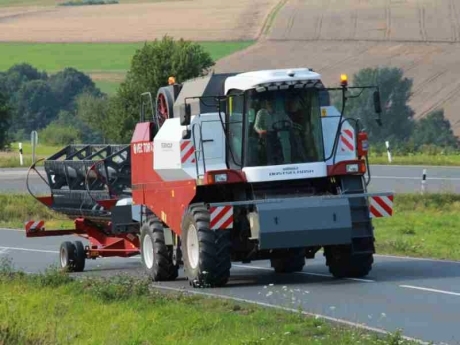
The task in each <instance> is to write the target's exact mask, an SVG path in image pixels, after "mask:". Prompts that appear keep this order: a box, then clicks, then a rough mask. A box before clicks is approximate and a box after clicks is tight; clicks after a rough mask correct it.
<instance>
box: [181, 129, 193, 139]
mask: <svg viewBox="0 0 460 345" xmlns="http://www.w3.org/2000/svg"><path fill="white" fill-rule="evenodd" d="M191 137H192V131H191V130H190V129H185V130H183V131H182V139H190V138H191Z"/></svg>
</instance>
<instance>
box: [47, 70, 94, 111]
mask: <svg viewBox="0 0 460 345" xmlns="http://www.w3.org/2000/svg"><path fill="white" fill-rule="evenodd" d="M48 84H49V86H50V87H51V90H52V91H53V93H54V94H55V96H56V100H57V101H58V103H59V107H60V109H61V110H74V109H75V98H76V97H77V96H78V95H80V94H82V93H83V92H87V93H90V94H92V95H94V96H97V97H101V96H102V93H101V91H100V90H99V89H98V88H97V87H96V85H95V84H94V82H93V81H92V79H91V78H90V77H89V76H88V75H86V74H84V73H82V72H80V71H77V70H76V69H75V68H70V67H68V68H65V69H64V70H62V71H59V72H58V73H56V74H54V75H52V76H51V77H50V78H49V80H48Z"/></svg>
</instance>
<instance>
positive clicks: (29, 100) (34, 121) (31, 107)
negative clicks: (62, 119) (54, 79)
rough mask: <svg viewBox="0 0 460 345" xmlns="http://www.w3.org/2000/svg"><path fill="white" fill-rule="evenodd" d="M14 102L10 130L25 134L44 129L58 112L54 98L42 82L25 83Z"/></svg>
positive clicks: (49, 89) (46, 85) (45, 83)
mask: <svg viewBox="0 0 460 345" xmlns="http://www.w3.org/2000/svg"><path fill="white" fill-rule="evenodd" d="M16 102H17V103H16V105H17V110H16V112H15V117H14V122H13V126H12V129H14V130H16V129H24V130H25V132H26V133H28V132H30V131H33V130H39V129H42V128H44V127H46V126H47V125H48V124H49V123H50V122H51V121H53V120H54V119H55V118H56V117H57V114H58V112H59V107H58V105H57V102H56V97H55V95H54V93H53V91H52V90H51V88H50V87H49V85H48V83H47V82H46V81H44V80H32V81H28V82H26V83H25V84H24V85H23V86H22V87H21V89H20V90H19V91H18V92H17V94H16Z"/></svg>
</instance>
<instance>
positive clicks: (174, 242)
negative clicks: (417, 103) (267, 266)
mask: <svg viewBox="0 0 460 345" xmlns="http://www.w3.org/2000/svg"><path fill="white" fill-rule="evenodd" d="M354 89H360V90H361V92H362V91H363V90H364V89H374V90H375V91H374V94H373V96H374V106H375V111H376V113H377V114H380V112H381V108H380V94H379V91H378V87H375V86H364V87H349V86H348V85H347V77H346V75H342V81H341V85H340V86H339V87H337V88H326V87H325V86H324V85H323V84H322V82H321V76H320V75H319V74H318V73H315V72H313V71H312V70H311V69H307V68H299V69H281V70H263V71H255V72H247V73H240V74H236V73H235V74H213V73H211V74H209V75H207V76H205V77H200V78H196V79H193V80H188V81H186V82H184V83H182V84H171V85H169V86H165V87H162V88H160V89H159V90H158V92H157V96H156V99H155V102H154V101H153V97H152V96H151V94H150V93H145V94H143V95H142V96H143V97H144V96H148V97H147V99H148V101H147V102H145V101H143V102H142V107H141V109H142V110H141V118H140V121H139V123H137V125H136V127H135V130H134V133H133V136H132V140H131V144H129V145H70V146H67V147H65V148H64V149H62V150H61V151H59V152H57V153H56V154H55V155H53V156H51V157H49V158H48V159H46V160H45V161H44V169H45V172H46V175H47V179H46V181H47V184H48V185H49V187H50V191H51V194H50V196H45V197H37V200H38V201H40V202H42V203H43V204H45V205H46V206H48V207H50V208H51V209H53V210H55V211H57V212H60V213H63V214H65V215H67V216H68V217H70V218H71V219H74V220H75V228H74V229H71V230H45V228H44V224H43V222H35V221H30V222H28V223H27V224H26V234H27V237H41V236H59V235H69V234H76V235H79V236H82V237H83V238H86V239H88V241H89V245H87V246H84V245H83V244H82V242H80V241H77V242H64V243H62V245H61V249H60V258H61V265H62V267H63V268H65V269H67V270H69V271H74V272H75V271H77V272H78V271H83V270H84V267H85V261H86V259H96V258H98V257H108V256H119V257H129V256H134V255H138V254H140V255H141V258H142V264H143V266H144V268H145V270H146V272H147V274H149V275H150V277H151V278H152V279H153V280H154V281H168V280H174V279H176V278H177V277H178V270H179V267H181V266H183V267H184V268H185V272H186V276H187V278H188V280H189V282H190V283H191V284H192V285H193V286H209V287H212V286H223V285H225V284H226V283H227V281H228V279H229V277H230V268H231V265H232V262H243V263H248V262H250V261H253V260H266V259H268V260H270V261H271V265H272V267H273V268H274V270H275V271H276V272H296V271H301V270H302V269H303V267H304V265H305V259H306V258H314V256H315V254H316V253H317V252H318V250H319V249H321V248H324V255H325V257H326V265H327V266H328V267H329V270H330V272H331V274H332V275H333V276H335V277H362V276H365V275H367V274H368V272H369V271H370V270H371V268H372V264H373V254H374V253H375V248H374V234H373V231H374V228H373V226H372V218H373V217H383V216H391V215H392V205H393V194H392V193H391V192H382V193H368V192H367V185H368V183H369V181H370V172H369V163H368V159H367V153H368V141H367V135H366V132H365V131H364V130H363V128H362V125H361V123H360V121H359V120H357V119H354V118H352V117H345V116H344V114H343V113H344V109H345V104H346V101H347V99H349V98H352V97H357V96H359V95H352V93H353V90H354ZM332 91H337V93H338V94H339V95H340V96H341V101H342V111H341V112H339V111H338V110H337V108H336V107H335V106H333V105H331V104H330V103H331V102H330V92H332ZM154 103H155V104H154ZM154 108H155V109H156V111H155V110H154ZM146 109H151V117H149V118H146V111H145V110H146ZM377 121H378V122H379V123H380V115H378V117H377ZM31 170H35V171H36V169H35V166H32V167H31ZM366 175H367V179H366ZM29 191H30V189H29Z"/></svg>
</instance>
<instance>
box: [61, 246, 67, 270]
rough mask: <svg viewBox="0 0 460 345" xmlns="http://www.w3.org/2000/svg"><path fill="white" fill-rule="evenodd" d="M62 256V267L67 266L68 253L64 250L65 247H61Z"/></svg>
mask: <svg viewBox="0 0 460 345" xmlns="http://www.w3.org/2000/svg"><path fill="white" fill-rule="evenodd" d="M60 258H61V267H62V268H64V267H66V266H67V255H66V251H65V250H64V248H62V249H61V253H60Z"/></svg>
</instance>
